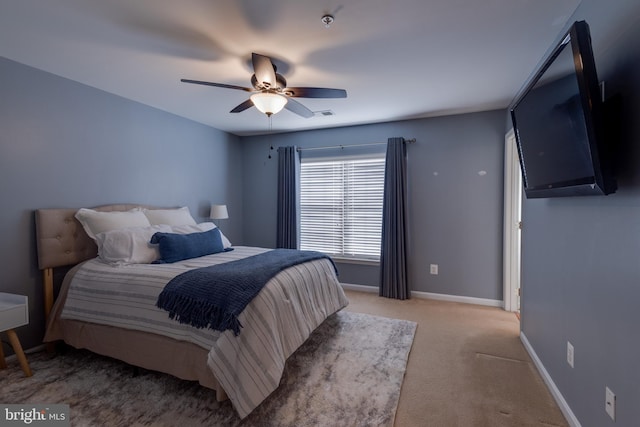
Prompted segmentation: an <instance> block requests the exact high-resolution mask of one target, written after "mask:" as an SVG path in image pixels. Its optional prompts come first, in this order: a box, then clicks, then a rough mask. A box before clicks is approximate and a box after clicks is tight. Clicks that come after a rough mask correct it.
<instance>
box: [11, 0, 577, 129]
mask: <svg viewBox="0 0 640 427" xmlns="http://www.w3.org/2000/svg"><path fill="white" fill-rule="evenodd" d="M579 3H580V0H483V1H478V0H393V1H392V0H305V1H303V0H270V1H267V0H224V1H213V0H180V1H177V0H2V1H1V2H0V55H2V56H4V57H6V58H9V59H12V60H15V61H18V62H21V63H23V64H27V65H30V66H33V67H36V68H39V69H42V70H45V71H49V72H51V73H54V74H57V75H59V76H63V77H66V78H69V79H71V80H75V81H78V82H81V83H84V84H86V85H89V86H93V87H96V88H98V89H102V90H104V91H107V92H110V93H114V94H117V95H120V96H123V97H125V98H128V99H132V100H135V101H138V102H141V103H143V104H147V105H150V106H153V107H156V108H159V109H162V110H165V111H169V112H171V113H174V114H177V115H179V116H183V117H186V118H189V119H192V120H195V121H197V122H201V123H204V124H207V125H210V126H213V127H215V128H218V129H221V130H224V131H227V132H231V133H234V134H237V135H251V134H259V133H265V132H267V131H268V128H269V123H268V120H267V118H266V116H265V115H263V114H261V113H259V112H258V111H257V110H256V109H255V108H250V109H249V110H246V111H244V112H242V113H238V114H231V113H229V111H230V110H231V109H232V108H234V107H235V106H236V105H238V104H240V103H241V102H243V101H244V100H246V99H247V97H248V95H249V94H248V93H247V92H243V91H237V90H230V89H223V88H215V87H208V86H199V85H190V84H185V83H181V82H180V79H181V78H187V79H193V80H205V81H212V82H218V83H226V84H232V85H238V86H246V87H250V86H251V84H250V77H251V74H252V69H251V67H250V57H251V52H256V53H261V54H263V55H267V56H271V57H272V58H274V60H275V62H276V64H277V65H278V72H280V73H282V74H283V75H284V76H285V78H286V79H287V82H288V85H289V86H313V87H329V88H340V89H346V91H347V93H348V97H347V98H346V99H303V98H298V100H299V101H300V102H302V103H303V104H304V105H305V106H307V107H308V108H310V109H311V110H313V111H322V110H331V111H333V113H334V114H335V115H333V116H328V117H325V116H316V117H312V118H309V119H305V118H302V117H299V116H297V115H295V114H293V113H291V112H289V111H286V110H284V111H283V112H281V113H278V114H276V115H274V116H273V121H272V127H273V131H293V130H303V129H315V128H322V127H335V126H347V125H353V124H364V123H373V122H384V121H391V120H402V119H411V118H418V117H428V116H435V115H443V114H455V113H464V112H472V111H481V110H489V109H494V108H504V107H506V106H507V104H508V103H509V101H510V100H511V99H512V98H513V96H514V95H515V94H516V92H517V91H518V89H519V88H520V87H521V86H522V84H523V83H524V82H525V80H526V79H527V78H528V76H529V75H530V73H531V72H532V71H533V68H534V67H535V66H536V64H537V63H538V61H539V60H540V59H541V57H542V56H543V54H544V53H545V52H546V50H547V49H548V48H549V46H550V45H551V43H552V42H553V41H554V40H555V39H556V38H557V36H558V35H559V33H560V31H561V30H562V29H563V27H564V26H565V23H566V21H567V19H568V18H569V17H570V16H571V14H572V12H573V11H574V10H575V8H576V7H577V6H578V4H579ZM326 13H332V14H333V15H334V17H335V22H334V23H333V25H332V26H331V27H330V28H325V27H324V25H323V24H322V23H321V17H322V16H323V15H324V14H326Z"/></svg>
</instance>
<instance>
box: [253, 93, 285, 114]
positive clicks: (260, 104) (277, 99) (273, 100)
mask: <svg viewBox="0 0 640 427" xmlns="http://www.w3.org/2000/svg"><path fill="white" fill-rule="evenodd" d="M251 102H253V105H255V106H256V108H257V109H258V110H260V111H261V112H263V113H264V114H266V115H267V116H270V115H272V114H276V113H279V112H280V111H282V109H283V108H284V106H285V105H286V104H287V98H286V97H285V96H282V95H278V94H275V93H268V92H266V93H255V94H253V95H251Z"/></svg>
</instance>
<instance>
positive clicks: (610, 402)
mask: <svg viewBox="0 0 640 427" xmlns="http://www.w3.org/2000/svg"><path fill="white" fill-rule="evenodd" d="M604 399H605V404H604V409H605V411H607V414H609V416H610V417H611V419H612V420H613V421H615V420H616V395H615V394H613V392H612V391H611V389H610V388H609V387H605V398H604Z"/></svg>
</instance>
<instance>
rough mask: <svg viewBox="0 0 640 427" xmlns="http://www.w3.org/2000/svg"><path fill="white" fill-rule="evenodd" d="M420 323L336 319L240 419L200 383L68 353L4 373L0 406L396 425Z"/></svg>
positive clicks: (163, 418)
mask: <svg viewBox="0 0 640 427" xmlns="http://www.w3.org/2000/svg"><path fill="white" fill-rule="evenodd" d="M416 327H417V325H416V323H414V322H410V321H405V320H396V319H388V318H384V317H378V316H372V315H367V314H360V313H351V312H346V311H341V312H339V313H336V314H334V315H333V316H331V317H329V318H328V319H327V320H326V321H325V322H324V323H323V324H322V325H320V327H319V328H318V329H317V330H316V331H314V332H313V334H312V335H311V336H310V337H309V339H308V340H307V341H306V342H305V343H304V344H303V345H302V346H301V347H300V348H299V349H298V350H297V351H296V352H295V353H294V354H293V355H292V356H291V357H290V358H289V360H288V361H287V365H286V368H285V373H284V376H283V378H282V381H281V383H280V387H279V388H278V389H277V390H276V391H275V392H274V393H273V394H271V395H270V396H269V397H268V398H267V399H266V400H265V401H264V402H263V403H262V404H261V405H260V406H259V407H258V408H256V409H255V410H254V411H253V412H252V413H251V414H250V415H249V416H248V417H247V418H245V419H244V420H240V419H239V418H238V416H237V415H236V413H235V411H234V410H233V408H232V406H231V404H230V402H229V401H226V402H221V403H219V402H216V400H215V396H214V393H213V392H211V390H208V389H205V388H204V387H201V386H200V385H199V384H197V383H194V382H189V381H183V380H179V379H176V378H173V377H171V376H169V375H165V374H160V373H157V372H152V371H147V370H143V369H134V368H132V367H131V366H129V365H127V364H124V363H122V362H119V361H116V360H113V359H110V358H106V357H102V356H99V355H95V354H93V353H90V352H87V351H84V350H75V349H71V350H69V351H68V352H66V353H64V354H61V355H57V356H55V357H51V356H49V355H47V354H46V353H37V354H33V355H29V356H28V358H29V363H30V365H31V368H32V369H33V371H34V376H33V377H30V378H25V377H24V376H23V375H22V371H21V370H20V369H19V368H18V367H17V365H16V366H13V365H12V366H10V367H9V369H5V370H3V371H0V382H1V383H2V390H0V402H1V403H47V404H53V403H64V404H68V405H70V412H71V424H72V425H73V426H145V425H147V426H150V425H153V426H181V425H182V426H200V425H207V426H247V427H249V426H283V427H284V426H291V427H293V426H295V427H304V426H309V427H311V426H314V427H315V426H392V425H393V422H394V417H395V413H396V409H397V405H398V400H399V397H400V388H401V386H402V381H403V378H404V373H405V370H406V365H407V359H408V356H409V352H410V350H411V346H412V343H413V337H414V335H415V331H416Z"/></svg>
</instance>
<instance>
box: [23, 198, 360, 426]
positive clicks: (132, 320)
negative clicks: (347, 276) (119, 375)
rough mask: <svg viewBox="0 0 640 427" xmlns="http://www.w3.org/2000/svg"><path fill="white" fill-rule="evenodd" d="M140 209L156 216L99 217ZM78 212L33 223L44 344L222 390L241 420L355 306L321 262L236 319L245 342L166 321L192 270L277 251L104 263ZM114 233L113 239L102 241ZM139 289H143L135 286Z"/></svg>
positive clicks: (288, 277) (278, 280)
mask: <svg viewBox="0 0 640 427" xmlns="http://www.w3.org/2000/svg"><path fill="white" fill-rule="evenodd" d="M139 209H152V210H155V209H156V208H153V207H148V206H140V205H130V204H124V205H109V206H102V207H98V208H94V209H93V211H95V212H130V211H133V210H139ZM161 211H164V210H158V211H157V212H161ZM77 212H78V209H40V210H37V211H36V214H35V218H36V234H37V248H38V263H39V268H40V269H41V270H42V272H43V285H44V302H45V315H46V318H47V328H46V332H45V338H44V341H45V342H48V343H52V342H55V341H58V340H63V341H64V342H66V343H67V344H69V345H71V346H73V347H76V348H84V349H88V350H90V351H92V352H95V353H98V354H102V355H105V356H109V357H112V358H115V359H118V360H122V361H124V362H126V363H128V364H131V365H133V366H138V367H142V368H145V369H150V370H155V371H160V372H164V373H167V374H170V375H173V376H175V377H178V378H181V379H185V380H192V381H198V382H199V383H200V384H201V385H202V386H204V387H206V388H210V389H212V390H215V396H216V398H217V400H219V401H221V400H225V399H227V398H229V399H230V400H231V402H232V404H233V406H234V408H235V409H236V411H237V412H238V414H239V416H240V417H241V418H244V417H246V416H247V415H248V414H249V413H250V412H251V411H252V410H253V409H254V408H255V407H257V406H258V405H259V404H260V403H261V402H262V401H263V400H264V399H265V398H266V397H267V396H268V395H269V394H270V393H271V392H273V390H275V389H276V388H277V387H278V384H279V381H280V379H281V377H282V373H283V371H284V365H285V362H286V359H287V358H288V357H289V356H290V355H291V354H293V352H294V351H295V350H296V349H297V348H298V347H299V346H300V345H302V343H303V342H304V341H305V340H306V339H307V338H308V337H309V335H310V334H311V332H313V330H314V329H315V328H317V327H318V326H319V325H320V324H321V323H322V322H323V321H324V320H325V319H326V318H327V317H329V316H330V315H331V314H333V313H335V312H336V311H338V310H340V309H342V308H344V307H345V306H346V305H347V304H348V301H347V299H346V297H345V295H344V292H343V291H342V288H341V287H340V285H339V282H338V280H337V275H336V272H335V270H334V265H333V263H332V262H331V260H330V259H328V258H319V259H315V260H311V261H307V262H304V263H301V264H297V265H294V266H292V267H288V268H286V269H285V270H283V271H282V272H280V273H278V274H277V275H275V276H274V277H273V278H272V279H270V280H269V281H268V282H267V283H266V285H265V286H264V288H263V289H262V290H261V291H259V293H258V294H257V295H256V296H255V298H253V299H252V300H251V302H250V303H249V304H248V305H247V306H246V308H245V309H244V311H242V312H241V313H240V314H239V315H238V321H239V323H240V324H241V325H242V328H241V330H240V331H239V332H240V333H238V331H233V330H231V329H227V330H224V331H218V330H213V329H210V328H196V327H193V326H190V325H188V324H185V323H181V322H178V321H176V320H172V319H169V315H168V312H166V311H164V310H162V309H160V308H158V307H155V302H156V299H157V297H158V295H159V293H161V292H162V290H163V288H164V285H165V284H166V283H167V281H169V280H171V279H172V278H174V277H176V276H178V275H180V274H181V273H183V272H185V271H188V270H193V269H198V268H200V267H203V266H207V265H218V264H221V265H222V264H224V265H231V264H225V263H229V262H231V261H236V260H240V261H241V260H242V259H243V258H245V257H251V256H254V255H259V254H262V253H265V252H267V251H269V250H267V249H263V248H252V247H242V246H237V247H233V248H232V250H229V249H228V247H225V250H224V251H221V252H216V253H213V254H210V255H204V256H199V257H194V258H187V259H183V260H179V261H176V262H172V263H166V264H149V263H146V262H145V263H137V262H130V263H126V264H122V263H120V264H118V263H113V262H105V259H107V258H104V252H103V251H102V246H101V245H102V241H101V240H94V239H95V238H96V236H95V235H94V236H92V237H90V236H89V234H87V231H86V229H85V227H84V226H85V225H86V224H85V223H84V222H83V224H81V223H80V222H79V221H78V219H77V218H76V217H75V216H76V213H77ZM153 226H154V227H156V225H155V224H154V225H153ZM158 227H164V226H158ZM132 229H133V228H132ZM127 230H129V229H127ZM162 230H163V231H166V229H165V228H162ZM191 230H192V229H191ZM145 232H146V231H145ZM109 234H113V233H110V232H105V233H101V234H98V237H101V236H104V235H109ZM183 234H186V233H183ZM201 234H202V233H201ZM220 234H221V233H220ZM168 235H170V236H173V235H174V234H173V233H172V234H168ZM190 236H191V235H189V236H187V237H190ZM223 237H224V236H223ZM96 241H97V242H98V243H99V245H100V248H101V249H100V250H101V253H100V256H97V255H98V245H97V244H96ZM105 252H106V251H105ZM103 258H104V259H103ZM63 266H73V267H72V268H71V269H70V270H69V272H68V273H67V274H66V275H65V277H64V280H63V281H62V284H61V286H60V290H59V292H58V295H57V298H55V301H54V283H53V282H54V280H53V269H54V268H57V267H63ZM125 273H126V274H125ZM150 278H152V279H153V280H151V279H150ZM136 280H137V281H140V280H141V281H142V287H136V286H138V285H135V283H136ZM141 289H142V290H141ZM104 302H106V304H103V303H104ZM101 304H103V305H101ZM122 304H124V305H122ZM145 304H146V305H145ZM149 304H150V305H149ZM105 313H106V314H105ZM109 313H111V314H109ZM114 319H115V320H114ZM212 393H214V392H213V391H212Z"/></svg>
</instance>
